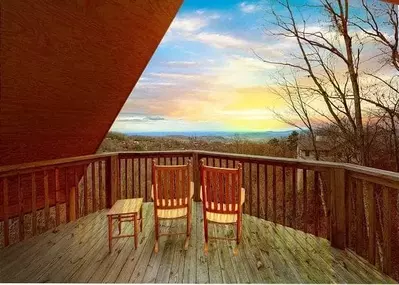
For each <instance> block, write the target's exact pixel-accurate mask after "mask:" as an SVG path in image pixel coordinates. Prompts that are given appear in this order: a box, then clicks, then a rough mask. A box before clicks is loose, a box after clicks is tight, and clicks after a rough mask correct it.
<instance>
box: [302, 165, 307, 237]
mask: <svg viewBox="0 0 399 285" xmlns="http://www.w3.org/2000/svg"><path fill="white" fill-rule="evenodd" d="M302 191H303V211H302V222H303V227H304V232H305V233H307V232H308V182H307V171H306V169H302Z"/></svg>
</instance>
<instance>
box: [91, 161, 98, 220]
mask: <svg viewBox="0 0 399 285" xmlns="http://www.w3.org/2000/svg"><path fill="white" fill-rule="evenodd" d="M96 192H97V189H96V162H95V161H93V162H92V163H91V201H92V202H91V204H92V211H93V212H97V199H96Z"/></svg>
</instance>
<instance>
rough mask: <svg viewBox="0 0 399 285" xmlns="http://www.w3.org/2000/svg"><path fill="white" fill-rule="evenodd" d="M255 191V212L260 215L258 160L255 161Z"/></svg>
mask: <svg viewBox="0 0 399 285" xmlns="http://www.w3.org/2000/svg"><path fill="white" fill-rule="evenodd" d="M256 191H257V194H256V195H257V199H256V200H257V212H258V218H259V217H260V189H259V162H257V163H256Z"/></svg>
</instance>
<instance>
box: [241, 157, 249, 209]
mask: <svg viewBox="0 0 399 285" xmlns="http://www.w3.org/2000/svg"><path fill="white" fill-rule="evenodd" d="M242 187H244V189H245V201H248V197H249V189H248V187H247V185H246V184H245V162H243V163H242ZM247 204H248V203H244V209H243V212H246V211H247V209H248V206H247Z"/></svg>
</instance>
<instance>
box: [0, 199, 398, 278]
mask: <svg viewBox="0 0 399 285" xmlns="http://www.w3.org/2000/svg"><path fill="white" fill-rule="evenodd" d="M152 209H153V208H152V203H146V204H145V205H144V228H143V232H142V233H140V235H139V247H138V249H137V250H134V241H133V239H132V238H129V239H119V240H118V239H117V240H115V241H114V249H113V252H112V253H111V254H109V253H108V244H107V243H108V239H107V221H106V211H100V212H97V213H94V214H90V215H88V216H86V217H84V218H81V219H79V220H78V221H76V222H73V223H69V224H67V225H63V226H61V227H59V230H58V231H53V232H51V231H50V232H47V233H45V234H43V235H40V236H37V237H34V238H32V239H30V240H27V241H24V242H21V243H18V244H16V245H13V246H10V247H8V248H5V249H2V250H0V282H82V283H84V282H126V283H127V282H134V283H155V282H157V283H209V282H210V283H273V282H278V283H394V281H393V280H392V279H390V278H389V277H386V276H384V275H383V274H381V273H379V272H378V271H377V270H376V269H375V268H374V267H373V266H371V265H369V264H368V263H367V262H365V261H363V260H361V258H359V257H357V256H355V255H354V254H352V253H350V252H347V251H342V250H338V249H335V248H332V247H331V246H330V245H329V242H328V241H327V240H325V239H321V238H317V237H314V236H312V235H310V234H305V233H303V232H301V231H296V230H293V229H291V228H287V227H283V226H280V225H275V224H273V223H271V222H267V221H264V220H260V219H257V218H255V217H251V216H248V215H244V224H243V241H242V244H241V245H240V251H239V254H238V256H234V255H233V246H234V245H235V244H234V243H233V242H227V241H214V240H212V241H211V242H210V247H209V254H208V256H205V255H204V251H203V241H204V238H203V224H202V209H201V204H200V203H194V209H193V225H192V226H193V228H192V236H191V240H190V246H189V249H188V250H187V251H185V250H184V249H183V243H184V237H183V236H169V237H162V238H161V240H160V241H161V242H160V250H159V253H158V254H155V253H154V252H153V246H154V227H153V215H152V214H153V212H152ZM184 226H185V222H184V221H172V222H170V221H169V222H164V224H163V226H162V227H161V231H162V230H163V231H165V230H171V231H179V230H182V231H184ZM179 227H181V229H179ZM123 229H124V230H126V231H130V232H132V228H131V225H129V224H127V223H125V224H124V228H123ZM210 234H211V235H215V234H217V235H226V236H227V235H232V236H233V234H234V232H233V228H231V227H228V226H226V227H221V226H213V225H211V226H210Z"/></svg>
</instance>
